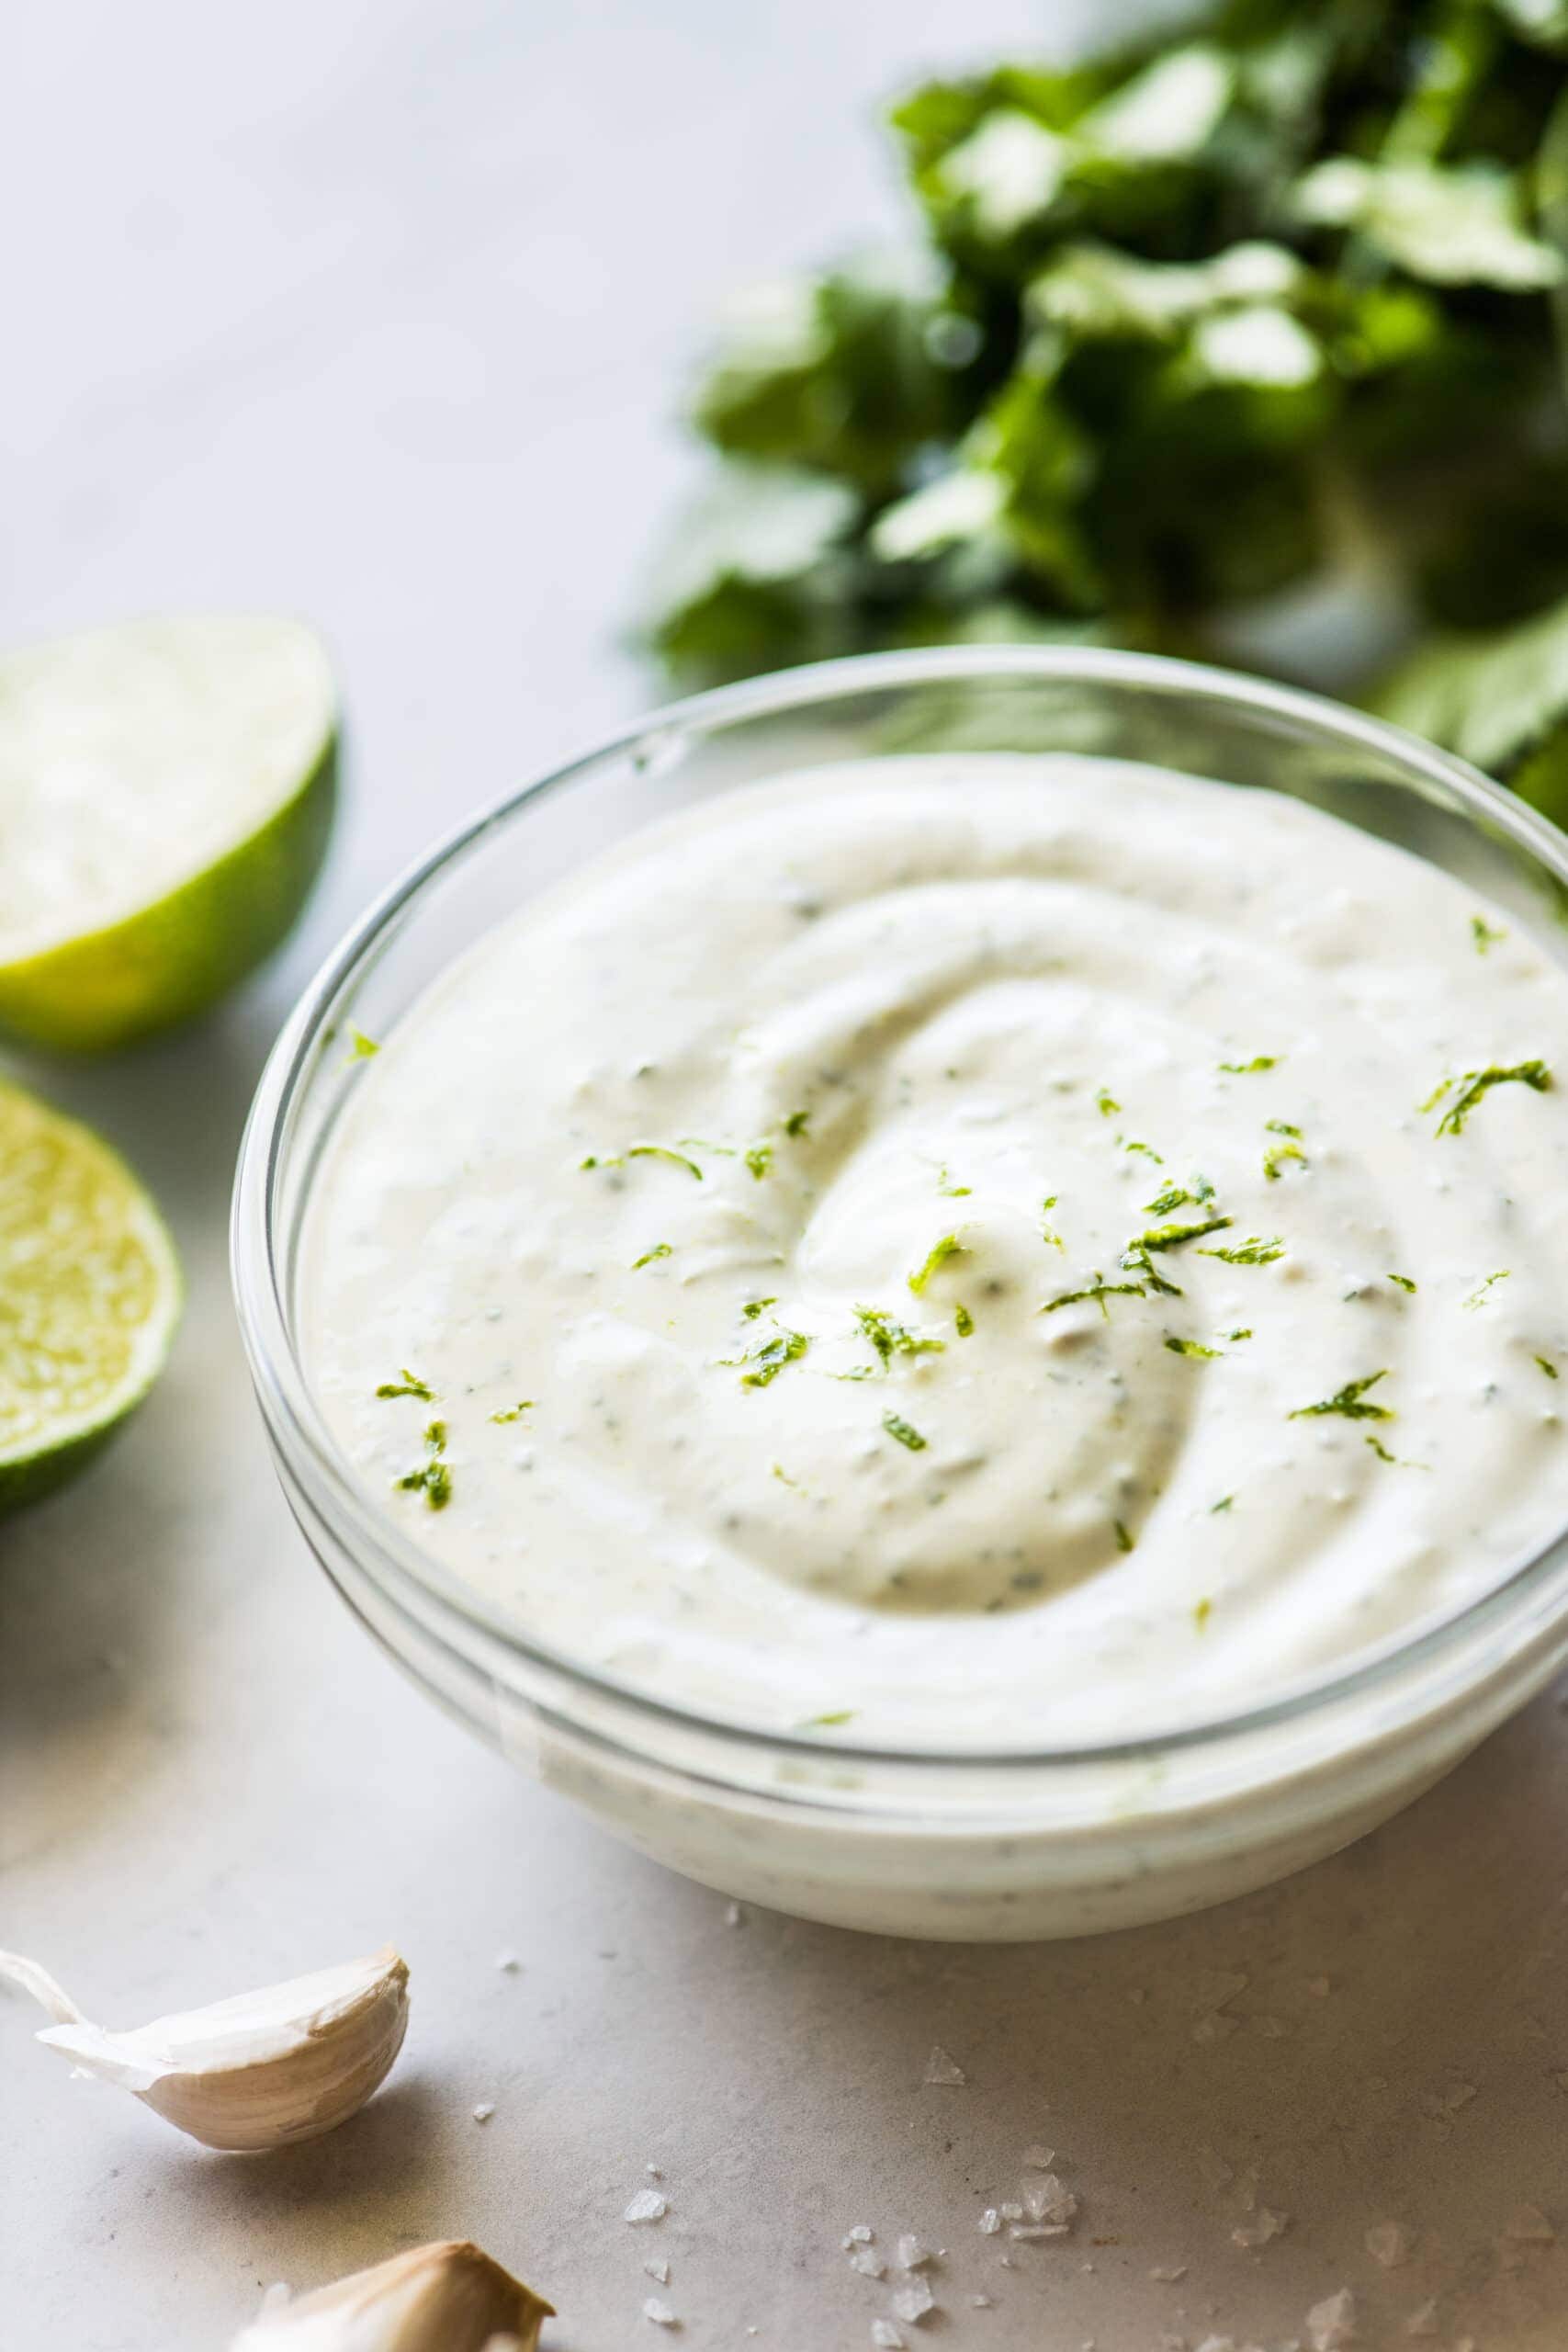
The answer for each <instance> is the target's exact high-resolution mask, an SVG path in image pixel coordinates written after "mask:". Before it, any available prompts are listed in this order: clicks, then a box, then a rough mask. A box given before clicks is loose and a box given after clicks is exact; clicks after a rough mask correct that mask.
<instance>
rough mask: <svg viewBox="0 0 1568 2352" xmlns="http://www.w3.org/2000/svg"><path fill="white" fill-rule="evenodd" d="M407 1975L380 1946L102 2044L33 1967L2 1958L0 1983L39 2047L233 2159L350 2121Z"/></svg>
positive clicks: (380, 2054)
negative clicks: (34, 2019)
mask: <svg viewBox="0 0 1568 2352" xmlns="http://www.w3.org/2000/svg"><path fill="white" fill-rule="evenodd" d="M408 1976H409V1973H408V1969H407V1967H406V1966H405V1964H404V1963H403V1962H402V1961H401V1960H400V1958H399V1957H398V1954H397V1953H396V1952H395V1951H393V1950H392V1948H391V1946H390V1945H388V1946H386V1947H385V1949H384V1950H382V1951H378V1952H373V1953H372V1954H371V1955H370V1957H369V1958H368V1959H367V1960H354V1961H349V1962H345V1963H344V1965H343V1966H341V1967H338V1968H323V1969H320V1970H318V1971H317V1972H316V1973H315V1974H313V1975H310V1976H297V1977H294V1978H293V1979H292V1980H291V1981H290V1982H289V1983H288V1984H287V1985H270V1986H268V1987H267V1988H266V1989H265V1991H263V1992H259V1993H242V1994H240V1995H239V1996H237V1998H235V1999H233V2000H230V2001H216V2002H214V2003H213V2004H212V2006H211V2007H209V2008H204V2009H189V2010H186V2011H185V2012H184V2013H183V2014H182V2015H180V2016H177V2017H168V2018H154V2019H153V2021H152V2024H151V2025H144V2026H139V2027H138V2028H137V2029H136V2030H134V2031H133V2032H130V2033H107V2032H106V2031H105V2030H103V2028H102V2027H101V2026H96V2025H94V2024H93V2023H92V2022H91V2021H90V2019H88V2018H85V2017H84V2016H83V2014H82V2012H81V2010H80V2009H79V2008H78V2007H76V2004H75V2002H74V2001H73V2000H72V1999H71V1997H70V1996H69V1994H67V1993H65V1992H64V1991H62V1988H61V1986H60V1985H57V1984H56V1983H55V1981H54V1979H53V1978H52V1977H51V1975H50V1974H49V1973H48V1972H47V1970H45V1969H42V1968H40V1967H39V1965H38V1963H37V1962H36V1961H30V1960H24V1959H22V1958H20V1957H19V1956H18V1955H17V1954H16V1953H12V1952H0V1978H3V1979H6V1980H8V1981H9V1982H10V1983H11V1984H13V1985H17V1986H18V1987H19V1988H20V1989H21V1990H22V1991H23V1992H25V1993H30V1994H31V1995H32V1996H33V1998H34V2000H36V2001H38V2002H39V2003H40V2004H41V2005H42V2007H44V2008H46V2009H47V2010H48V2011H49V2013H50V2015H51V2017H52V2018H56V2019H57V2020H58V2022H57V2023H56V2024H54V2025H52V2026H50V2027H47V2028H46V2029H45V2030H44V2031H43V2032H41V2033H40V2034H39V2037H38V2039H39V2041H41V2042H43V2043H44V2044H45V2045H46V2046H47V2047H48V2048H49V2049H51V2050H58V2051H59V2052H61V2053H62V2056H63V2057H66V2058H68V2059H70V2061H71V2063H72V2064H73V2066H74V2067H76V2068H77V2069H79V2070H80V2071H81V2072H82V2073H85V2074H89V2075H98V2076H99V2077H100V2078H101V2079H102V2080H103V2081H104V2082H108V2083H117V2084H118V2086H119V2087H120V2088H121V2089H122V2090H128V2091H131V2092H134V2094H135V2096H136V2097H137V2098H139V2099H141V2100H142V2101H143V2102H144V2104H145V2105H147V2106H148V2107H150V2108H152V2109H154V2110H155V2112H156V2113H158V2114H159V2115H161V2116H163V2117H164V2120H165V2121H167V2122H169V2123H172V2124H174V2125H175V2127H176V2129H177V2130H179V2131H185V2132H187V2133H188V2134H189V2136H190V2137H191V2138H192V2139H193V2140H199V2141H200V2142H201V2143H202V2145H203V2146H204V2147H208V2148H220V2149H223V2150H225V2151H228V2152H230V2153H232V2154H247V2155H248V2154H257V2153H259V2152H260V2151H261V2150H263V2149H266V2148H283V2147H289V2146H292V2145H293V2143H295V2142H296V2141H299V2140H314V2139H317V2138H319V2137H320V2135H321V2133H322V2132H323V2131H333V2130H334V2129H335V2128H336V2126H337V2125H338V2124H340V2123H344V2122H346V2121H347V2120H348V2118H349V2117H350V2116H351V2115H355V2114H357V2113H358V2111H359V2109H361V2108H362V2107H363V2106H364V2105H365V2102H366V2100H367V2098H369V2097H370V2096H371V2093H372V2092H373V2091H375V2090H377V2089H378V2087H379V2086H380V2084H381V2083H382V2081H383V2080H384V2079H385V2077H386V2075H387V2074H388V2072H389V2068H390V2066H391V2064H392V2061H393V2060H394V2059H395V2058H396V2056H397V2054H398V2052H399V2051H400V2048H401V2047H402V2040H403V2035H404V2032H405V2031H406V2030H407V2027H408Z"/></svg>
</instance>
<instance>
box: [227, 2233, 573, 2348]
mask: <svg viewBox="0 0 1568 2352" xmlns="http://www.w3.org/2000/svg"><path fill="white" fill-rule="evenodd" d="M554 2312H555V2305H554V2304H553V2303H547V2302H546V2301H544V2299H543V2297H542V2296H539V2295H536V2294H535V2293H534V2291H533V2290H532V2288H529V2287H525V2285H524V2284H523V2281H522V2280H521V2279H520V2278H513V2276H512V2274H511V2272H510V2271H509V2270H503V2269H502V2267H501V2265H500V2263H499V2262H492V2261H491V2258H490V2256H489V2255H488V2254H482V2253H481V2252H480V2250H479V2247H478V2246H477V2245H468V2244H466V2243H462V2242H460V2241H458V2240H457V2239H455V2238H449V2239H446V2240H443V2241H441V2242H439V2243H438V2244H436V2245H422V2246H416V2247H415V2248H414V2250H413V2252H412V2254H399V2255H394V2256H393V2257H392V2259H391V2260H390V2261H389V2262H382V2263H378V2265H377V2266H376V2267H375V2269H373V2270H356V2271H355V2273H354V2276H353V2277H352V2278H340V2279H338V2280H337V2281H336V2283H335V2285H333V2286H331V2287H322V2288H320V2289H318V2290H317V2291H316V2292H315V2293H314V2294H311V2295H301V2296H299V2298H298V2299H297V2300H295V2301H291V2302H284V2303H273V2304H270V2305H269V2306H268V2307H267V2308H266V2309H265V2310H264V2311H263V2312H262V2313H261V2315H260V2317H259V2318H257V2319H255V2320H253V2321H252V2323H251V2324H250V2326H249V2327H247V2328H245V2329H244V2330H243V2332H242V2333H241V2334H240V2335H237V2336H236V2337H235V2339H234V2342H233V2344H232V2346H231V2352H502V2347H504V2352H538V2343H539V2329H540V2327H541V2325H542V2324H543V2323H544V2322H545V2321H546V2320H547V2319H549V2318H552V2317H553V2316H554Z"/></svg>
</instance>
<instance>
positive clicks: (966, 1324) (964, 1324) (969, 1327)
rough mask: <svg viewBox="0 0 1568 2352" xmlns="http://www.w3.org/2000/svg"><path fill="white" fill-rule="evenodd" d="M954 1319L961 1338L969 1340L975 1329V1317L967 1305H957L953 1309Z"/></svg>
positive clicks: (954, 1326) (954, 1325) (954, 1324)
mask: <svg viewBox="0 0 1568 2352" xmlns="http://www.w3.org/2000/svg"><path fill="white" fill-rule="evenodd" d="M953 1328H954V1329H956V1331H957V1333H958V1336H959V1338H960V1339H961V1340H967V1339H968V1338H969V1336H970V1334H971V1333H972V1332H973V1330H974V1329H975V1317H973V1316H972V1315H971V1314H970V1312H969V1309H968V1308H967V1307H966V1306H955V1307H954V1308H953Z"/></svg>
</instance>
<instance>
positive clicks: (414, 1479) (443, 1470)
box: [392, 1421, 452, 1510]
mask: <svg viewBox="0 0 1568 2352" xmlns="http://www.w3.org/2000/svg"><path fill="white" fill-rule="evenodd" d="M424 1449H425V1452H426V1453H427V1454H428V1455H429V1457H430V1458H429V1460H428V1461H426V1462H423V1463H422V1464H420V1466H419V1468H418V1469H417V1470H409V1471H406V1472H405V1473H404V1475H403V1476H402V1477H400V1478H395V1479H394V1480H393V1481H392V1484H393V1486H394V1487H396V1488H397V1490H398V1492H399V1493H400V1494H412V1495H419V1494H423V1497H424V1499H425V1504H426V1507H427V1508H428V1509H429V1510H446V1506H447V1504H448V1503H449V1502H450V1501H451V1499H452V1473H451V1471H450V1470H449V1469H448V1468H447V1466H446V1463H445V1462H443V1461H442V1460H441V1458H440V1457H441V1456H442V1454H444V1453H446V1422H445V1421H431V1422H429V1423H427V1424H426V1427H425V1432H424Z"/></svg>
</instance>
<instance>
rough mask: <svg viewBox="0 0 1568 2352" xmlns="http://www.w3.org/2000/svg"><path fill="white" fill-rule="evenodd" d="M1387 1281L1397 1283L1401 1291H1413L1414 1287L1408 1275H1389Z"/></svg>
mask: <svg viewBox="0 0 1568 2352" xmlns="http://www.w3.org/2000/svg"><path fill="white" fill-rule="evenodd" d="M1389 1281H1390V1282H1391V1283H1398V1284H1399V1287H1400V1289H1401V1290H1414V1289H1415V1287H1416V1285H1415V1283H1413V1282H1412V1281H1411V1279H1410V1277H1409V1275H1408V1274H1390V1276H1389Z"/></svg>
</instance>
